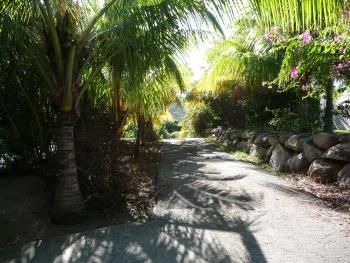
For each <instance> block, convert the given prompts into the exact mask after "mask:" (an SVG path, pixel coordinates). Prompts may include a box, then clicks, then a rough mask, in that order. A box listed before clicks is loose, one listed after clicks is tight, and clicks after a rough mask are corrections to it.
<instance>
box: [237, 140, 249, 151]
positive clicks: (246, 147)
mask: <svg viewBox="0 0 350 263" xmlns="http://www.w3.org/2000/svg"><path fill="white" fill-rule="evenodd" d="M237 149H238V150H239V151H242V152H245V153H249V150H250V148H249V144H248V142H247V141H241V142H239V143H238V144H237Z"/></svg>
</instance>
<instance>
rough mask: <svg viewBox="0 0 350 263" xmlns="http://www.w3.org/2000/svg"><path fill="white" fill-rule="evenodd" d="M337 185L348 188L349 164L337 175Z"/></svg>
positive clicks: (349, 182)
mask: <svg viewBox="0 0 350 263" xmlns="http://www.w3.org/2000/svg"><path fill="white" fill-rule="evenodd" d="M338 183H339V185H341V186H350V164H347V165H345V166H344V167H343V169H341V170H340V172H339V173H338Z"/></svg>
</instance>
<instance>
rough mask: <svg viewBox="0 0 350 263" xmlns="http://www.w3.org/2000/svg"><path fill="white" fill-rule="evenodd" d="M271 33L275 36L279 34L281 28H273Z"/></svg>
mask: <svg viewBox="0 0 350 263" xmlns="http://www.w3.org/2000/svg"><path fill="white" fill-rule="evenodd" d="M271 32H272V33H274V34H279V32H280V28H279V27H278V26H273V27H271Z"/></svg>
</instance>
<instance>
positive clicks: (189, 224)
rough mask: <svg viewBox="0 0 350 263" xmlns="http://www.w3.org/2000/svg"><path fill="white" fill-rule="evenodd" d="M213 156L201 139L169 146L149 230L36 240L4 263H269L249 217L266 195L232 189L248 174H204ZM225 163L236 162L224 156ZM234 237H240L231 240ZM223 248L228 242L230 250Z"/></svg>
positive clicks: (136, 227) (129, 227)
mask: <svg viewBox="0 0 350 263" xmlns="http://www.w3.org/2000/svg"><path fill="white" fill-rule="evenodd" d="M198 144H199V145H198ZM213 152H214V151H213V149H212V147H211V146H209V145H206V144H203V145H201V143H200V142H197V141H185V142H182V143H165V147H163V156H165V158H163V160H162V163H163V165H162V167H161V168H160V169H161V171H160V174H161V175H162V176H161V178H160V180H159V182H158V183H159V185H158V188H159V195H158V204H157V205H156V207H155V209H154V215H153V217H152V219H151V220H150V221H148V222H146V223H145V224H137V223H130V224H124V225H119V226H116V227H107V228H103V229H97V230H92V231H87V232H83V233H79V234H73V235H69V236H64V237H59V238H55V239H49V240H45V241H36V242H32V243H30V244H27V245H24V246H22V247H17V248H12V249H10V250H7V251H5V253H2V254H3V255H4V256H3V257H1V256H0V261H4V262H7V261H10V260H14V261H13V262H16V260H18V261H19V262H159V263H163V262H262V263H264V262H267V261H266V259H265V256H264V253H263V251H262V250H261V248H260V246H259V243H258V241H257V240H256V238H255V236H254V233H253V231H252V227H253V226H254V227H256V226H257V225H258V222H257V220H256V218H252V217H251V216H250V214H249V212H250V211H253V210H255V209H256V208H257V207H258V206H259V205H260V204H261V201H262V199H263V196H262V195H260V194H255V193H251V192H249V191H246V190H244V189H241V190H239V191H233V190H232V189H229V188H227V187H226V186H227V184H229V183H230V184H233V183H235V182H236V181H239V180H243V179H244V178H245V177H246V175H242V174H237V175H235V174H233V175H230V176H224V177H220V176H219V175H220V173H216V172H209V173H206V172H205V171H206V170H205V169H204V168H205V167H204V166H205V164H204V163H203V160H204V162H205V163H207V162H211V161H213V162H215V161H217V160H216V159H215V158H214V157H213V158H211V159H210V158H209V159H205V158H203V155H205V156H208V155H211V154H213ZM227 159H229V158H227ZM221 160H224V161H233V160H232V159H230V160H226V157H224V156H223V158H222V159H221ZM169 171H171V172H169ZM217 233H220V234H217ZM232 234H234V236H235V237H236V238H234V239H232V240H230V238H231V237H232V236H233V235H232ZM225 243H230V246H229V248H230V251H228V248H227V246H225Z"/></svg>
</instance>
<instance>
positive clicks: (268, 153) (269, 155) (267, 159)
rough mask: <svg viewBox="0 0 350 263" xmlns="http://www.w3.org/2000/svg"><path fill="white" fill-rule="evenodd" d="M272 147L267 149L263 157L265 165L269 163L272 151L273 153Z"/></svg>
mask: <svg viewBox="0 0 350 263" xmlns="http://www.w3.org/2000/svg"><path fill="white" fill-rule="evenodd" d="M273 148H274V147H270V148H269V149H267V151H266V152H265V156H264V161H265V163H269V162H270V158H271V155H272V151H273Z"/></svg>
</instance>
